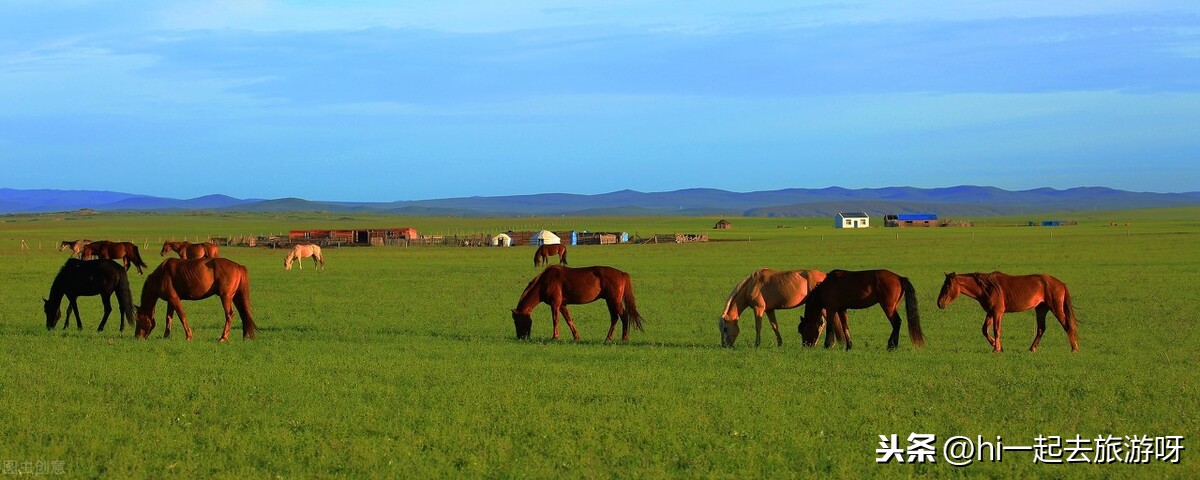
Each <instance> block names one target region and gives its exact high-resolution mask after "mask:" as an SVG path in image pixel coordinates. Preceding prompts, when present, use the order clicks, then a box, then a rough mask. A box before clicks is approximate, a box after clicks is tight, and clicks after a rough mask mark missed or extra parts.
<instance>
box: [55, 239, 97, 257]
mask: <svg viewBox="0 0 1200 480" xmlns="http://www.w3.org/2000/svg"><path fill="white" fill-rule="evenodd" d="M89 243H92V241H91V240H88V239H86V238H84V239H81V240H63V241H61V242H58V251H60V252H61V251H63V250H66V249H71V256H73V257H76V258H80V259H81V260H82V258H81V257H79V253H80V252H81V251H82V250H83V246H84V245H87V244H89Z"/></svg>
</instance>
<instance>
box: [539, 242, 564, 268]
mask: <svg viewBox="0 0 1200 480" xmlns="http://www.w3.org/2000/svg"><path fill="white" fill-rule="evenodd" d="M553 255H558V264H559V265H566V264H567V246H566V245H563V244H561V243H555V244H550V245H545V244H543V245H540V246H538V249H537V251H536V252H533V266H535V267H538V266H542V265H549V264H550V257H551V256H553Z"/></svg>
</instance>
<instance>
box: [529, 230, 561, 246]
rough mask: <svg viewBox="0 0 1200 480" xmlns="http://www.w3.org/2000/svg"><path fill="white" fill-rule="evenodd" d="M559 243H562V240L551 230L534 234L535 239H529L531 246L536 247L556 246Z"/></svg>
mask: <svg viewBox="0 0 1200 480" xmlns="http://www.w3.org/2000/svg"><path fill="white" fill-rule="evenodd" d="M559 243H562V239H561V238H558V235H555V234H554V232H551V231H549V230H542V231H539V232H537V233H535V234H533V237H532V238H530V239H529V244H530V245H535V246H536V245H556V244H559Z"/></svg>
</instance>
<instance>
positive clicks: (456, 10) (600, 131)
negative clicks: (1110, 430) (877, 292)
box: [0, 0, 1200, 201]
mask: <svg viewBox="0 0 1200 480" xmlns="http://www.w3.org/2000/svg"><path fill="white" fill-rule="evenodd" d="M395 3H402V4H403V6H396V5H394V4H395ZM1047 4H1049V5H1047ZM0 32H4V33H3V34H0V164H3V165H4V166H5V169H4V171H5V173H4V175H3V177H0V178H3V180H0V187H8V188H21V189H29V188H57V189H91V190H113V191H123V192H131V193H145V194H151V195H159V196H167V197H173V198H190V197H196V196H200V195H206V194H211V193H221V194H227V195H231V196H235V197H240V198H279V197H302V198H307V199H313V200H347V201H393V200H416V199H428V198H445V197H458V196H473V195H482V196H491V195H515V194H529V193H545V192H570V193H603V192H609V191H615V190H622V189H634V190H640V191H666V190H676V189H681V188H691V187H711V188H721V189H726V190H732V191H753V190H772V189H779V188H791V187H811V188H819V187H826V186H843V187H849V188H862V187H884V186H916V187H943V186H953V185H964V184H969V185H988V186H997V187H1001V188H1007V189H1028V188H1037V187H1043V186H1049V187H1055V188H1070V187H1076V186H1108V187H1114V188H1120V189H1125V190H1134V191H1155V192H1181V191H1196V190H1200V167H1197V165H1200V134H1198V132H1200V3H1197V2H1195V1H1194V0H1190V1H1103V0H1101V1H1090V2H1044V1H1042V0H1038V1H1006V2H993V1H955V2H944V1H939V2H935V1H905V2H890V1H879V2H873V1H828V2H812V3H806V2H796V1H779V2H728V1H689V2H656V1H623V0H595V1H593V0H584V1H569V2H521V1H513V2H493V1H478V0H459V1H453V0H451V1H447V0H439V1H431V2H423V1H410V2H333V1H329V2H286V1H252V0H250V1H247V0H235V1H215V2H212V1H206V2H160V1H122V2H92V1H87V0H76V1H67V2H56V1H40V0H29V1H26V0H0ZM114 164H117V165H121V167H119V168H103V167H101V166H102V165H114ZM201 165H204V166H201Z"/></svg>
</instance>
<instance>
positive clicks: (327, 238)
mask: <svg viewBox="0 0 1200 480" xmlns="http://www.w3.org/2000/svg"><path fill="white" fill-rule="evenodd" d="M416 238H418V235H417V229H415V228H412V227H399V228H368V229H361V230H360V229H355V230H291V231H289V232H288V241H289V242H290V243H316V244H330V243H336V244H342V245H386V244H394V243H396V242H399V241H403V240H413V239H416Z"/></svg>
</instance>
